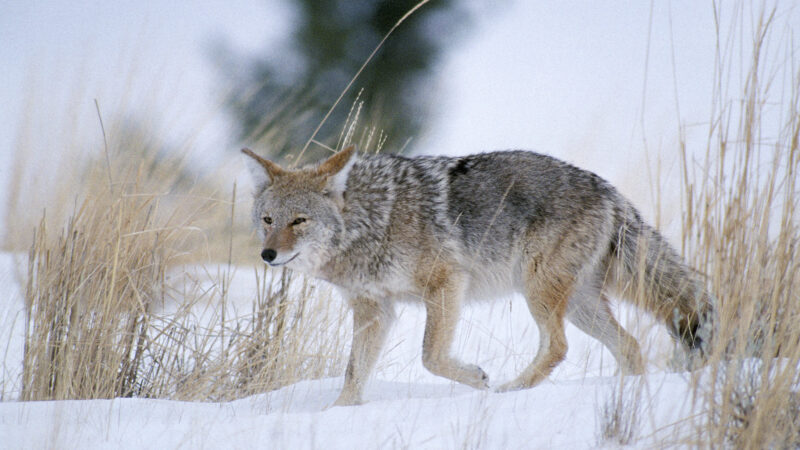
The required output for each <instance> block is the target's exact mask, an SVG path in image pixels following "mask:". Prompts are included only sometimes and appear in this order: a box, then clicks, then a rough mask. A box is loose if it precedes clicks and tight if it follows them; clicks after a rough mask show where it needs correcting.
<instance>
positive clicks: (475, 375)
mask: <svg viewBox="0 0 800 450" xmlns="http://www.w3.org/2000/svg"><path fill="white" fill-rule="evenodd" d="M464 369H465V370H466V371H467V373H468V375H467V379H466V380H464V381H463V383H464V384H466V385H467V386H472V387H474V388H475V389H489V375H487V374H486V372H484V371H483V369H481V368H480V367H478V366H476V365H475V364H469V365H467V366H466V367H464Z"/></svg>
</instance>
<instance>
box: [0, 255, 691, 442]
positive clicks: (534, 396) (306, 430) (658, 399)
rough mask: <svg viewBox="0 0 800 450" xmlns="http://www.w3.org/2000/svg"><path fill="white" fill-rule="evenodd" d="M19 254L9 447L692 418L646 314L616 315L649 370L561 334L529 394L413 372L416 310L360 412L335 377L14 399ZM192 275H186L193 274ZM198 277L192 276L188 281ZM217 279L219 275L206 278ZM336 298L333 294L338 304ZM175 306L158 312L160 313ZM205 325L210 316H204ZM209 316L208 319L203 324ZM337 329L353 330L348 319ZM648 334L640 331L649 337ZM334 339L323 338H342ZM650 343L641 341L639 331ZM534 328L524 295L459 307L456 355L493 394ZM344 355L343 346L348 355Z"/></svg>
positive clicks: (508, 431)
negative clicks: (635, 371)
mask: <svg viewBox="0 0 800 450" xmlns="http://www.w3.org/2000/svg"><path fill="white" fill-rule="evenodd" d="M22 262H24V259H23V258H21V257H20V256H18V255H10V254H0V269H2V271H1V272H0V277H2V278H1V279H2V281H3V283H2V285H1V286H0V289H1V290H2V291H0V298H7V299H9V301H7V302H4V303H3V306H2V308H3V309H2V310H0V337H2V339H3V342H5V343H7V346H8V349H7V350H6V349H0V350H3V353H2V354H4V355H5V357H4V360H3V368H4V370H3V392H4V401H3V402H0V442H2V443H3V444H2V446H3V447H6V448H20V449H23V448H44V447H54V448H179V447H180V448H251V447H253V446H267V447H277V448H318V447H325V448H332V449H335V448H348V449H349V448H362V447H365V448H374V447H414V448H461V447H481V448H523V447H524V448H590V447H597V446H598V445H601V446H610V447H615V446H617V445H618V444H617V443H616V442H615V441H613V440H612V441H604V440H603V439H602V437H601V422H602V421H601V418H602V416H603V409H604V407H606V405H608V404H609V402H610V401H612V400H613V399H614V398H615V396H616V395H618V394H619V392H620V382H623V383H624V384H623V389H622V392H623V393H625V395H626V396H631V395H633V393H634V392H637V391H638V392H639V393H640V395H641V399H642V401H641V402H639V405H640V406H639V409H638V410H637V411H638V414H637V417H638V421H637V422H638V424H639V426H638V427H637V428H636V434H635V444H636V446H640V447H650V446H656V445H658V446H660V445H663V444H665V443H670V442H672V441H670V439H674V436H675V434H674V433H675V431H676V430H675V428H674V427H675V426H676V424H679V425H680V424H683V425H686V424H687V422H686V421H685V420H682V419H684V418H686V417H690V416H691V415H692V414H693V413H696V412H697V411H696V407H695V406H693V404H692V387H691V386H692V381H691V377H690V375H689V374H687V373H681V372H669V371H668V370H665V369H664V367H663V361H664V360H665V358H663V357H662V356H659V352H664V351H667V350H668V348H669V343H668V341H667V340H666V339H665V333H664V332H663V330H662V329H660V328H653V329H651V326H652V321H650V320H649V319H647V318H644V319H642V320H639V322H640V323H639V324H638V326H631V325H637V324H636V323H635V322H637V320H638V319H639V316H638V315H637V314H636V313H635V312H634V311H633V310H631V309H629V308H623V309H622V310H621V311H620V313H621V317H623V318H624V319H626V320H623V322H625V323H627V324H628V327H629V329H632V330H639V331H638V333H637V334H638V335H640V336H642V337H644V338H645V339H643V340H642V343H643V347H644V349H645V356H646V358H649V359H650V364H649V365H648V369H647V370H648V374H647V375H644V376H633V377H620V376H619V375H618V374H617V373H616V364H615V363H614V361H613V358H612V357H611V355H610V354H609V353H608V352H607V351H606V350H605V349H603V348H602V346H601V345H600V344H599V343H598V342H597V341H594V340H592V339H591V338H589V337H588V336H586V335H584V334H583V333H581V332H580V331H578V330H577V329H576V328H574V327H572V326H569V327H568V330H567V338H568V342H569V345H570V349H569V353H568V355H567V359H566V361H564V362H563V363H562V364H561V365H560V366H559V367H558V368H557V369H556V371H555V372H554V373H553V375H552V376H551V377H550V378H549V379H548V380H547V381H545V382H543V383H542V384H541V385H539V386H536V387H535V388H533V389H529V390H524V391H519V392H510V393H495V392H492V391H491V390H489V391H478V390H474V389H471V388H469V387H466V386H463V385H459V384H455V383H452V382H450V381H448V380H445V379H443V378H440V377H436V376H434V375H432V374H430V373H428V372H427V371H426V370H425V369H424V368H423V367H422V364H421V362H420V354H421V342H422V332H423V330H422V323H423V321H424V311H423V310H422V309H421V308H418V307H415V306H413V305H401V306H399V307H398V311H399V315H398V321H397V323H396V324H395V326H394V327H393V329H392V332H391V333H390V336H389V339H388V342H387V345H386V348H385V350H384V352H383V354H382V356H381V358H380V361H379V363H378V367H377V368H376V371H375V373H374V375H373V378H372V379H371V381H370V382H369V383H368V385H367V388H366V392H365V396H364V397H365V400H366V403H365V404H363V405H359V406H352V407H331V405H332V403H333V402H334V400H335V399H336V398H337V396H338V393H339V390H340V389H341V386H342V383H343V377H341V376H340V377H335V378H325V379H318V380H306V381H302V382H299V383H296V384H294V385H291V386H287V387H284V388H282V389H279V390H277V391H273V392H267V393H262V394H258V395H254V396H251V397H247V398H243V399H239V400H235V401H231V402H220V403H212V402H184V401H173V400H163V399H144V398H118V399H109V400H71V401H38V402H20V401H14V399H15V398H16V397H15V396H16V395H18V393H19V386H18V380H19V376H20V371H21V356H22V337H23V334H22V332H23V328H22V326H23V325H24V322H23V315H22V310H23V307H22V298H21V296H20V292H21V291H20V288H19V284H18V281H17V280H18V277H17V276H16V275H15V274H14V271H16V270H18V269H24V265H22ZM189 270H192V269H189ZM201 272H203V270H195V273H194V274H193V276H194V277H197V276H199V275H198V273H201ZM205 272H206V273H214V272H215V270H214V269H210V270H205ZM248 273H252V271H251V270H248V269H247V268H238V270H237V271H236V273H235V274H234V276H233V278H232V283H233V284H232V289H231V291H230V293H231V294H230V295H231V305H230V306H231V311H235V310H238V311H248V310H249V308H248V307H247V303H248V302H249V300H247V299H251V298H252V292H249V289H251V288H252V289H254V285H253V284H252V283H253V282H252V281H248V278H247V277H248V276H247V274H248ZM328 301H333V302H338V301H340V300H338V299H337V298H336V297H335V296H334V297H333V299H332V300H328ZM168 310H169V308H165V311H168ZM207 317H209V318H211V317H213V314H208V315H207ZM209 320H212V319H209ZM345 322H346V323H343V324H342V325H341V327H342V328H343V329H346V328H347V327H348V326H349V318H347V320H346V321H345ZM643 330H644V331H643ZM339 331H341V330H331V333H336V332H339ZM642 333H644V334H642ZM536 342H537V336H536V327H535V326H534V324H533V320H532V319H531V317H530V314H529V313H528V311H527V309H526V308H525V305H524V303H523V302H522V301H521V299H518V298H512V299H509V300H507V301H501V302H495V303H481V304H477V305H473V306H468V307H466V308H465V310H464V312H463V314H462V319H461V321H460V325H459V329H458V332H457V335H456V343H455V345H454V353H455V354H456V355H457V356H458V357H459V358H461V359H462V360H464V361H465V362H470V363H472V362H476V363H478V364H479V365H481V366H482V367H483V368H484V369H485V370H486V371H487V372H488V373H489V374H490V377H491V379H490V383H491V385H492V386H497V385H499V384H500V383H501V382H503V381H505V380H507V379H509V378H510V377H513V376H514V375H515V374H516V373H517V372H518V371H520V370H521V369H522V368H523V367H524V366H526V365H527V364H528V363H529V362H530V360H531V358H532V357H533V352H535V349H536ZM345 351H346V350H345Z"/></svg>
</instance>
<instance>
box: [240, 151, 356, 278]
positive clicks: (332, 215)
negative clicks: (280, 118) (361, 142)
mask: <svg viewBox="0 0 800 450" xmlns="http://www.w3.org/2000/svg"><path fill="white" fill-rule="evenodd" d="M242 152H243V153H244V154H246V155H247V156H248V158H245V159H246V160H247V163H248V164H247V165H248V168H249V169H250V173H251V174H252V175H253V180H254V182H255V186H256V190H255V199H254V201H253V222H254V223H255V225H256V229H257V230H258V234H259V237H260V238H261V241H262V243H263V246H262V250H261V258H262V259H263V260H264V261H265V262H267V263H268V264H270V265H271V266H283V265H285V266H286V267H289V268H291V269H296V270H300V271H303V272H306V273H309V274H313V273H314V272H315V271H316V269H317V268H318V267H319V265H320V264H321V263H324V262H325V261H327V260H328V259H329V258H330V253H331V251H332V250H333V249H334V248H336V246H337V245H338V244H339V242H340V239H341V235H342V233H343V230H344V222H343V220H342V215H341V209H342V206H343V203H344V198H343V194H344V189H345V183H346V181H347V175H348V173H349V172H350V168H351V167H352V166H353V163H354V162H355V160H356V158H355V157H354V153H355V147H353V146H350V147H348V148H346V149H344V150H342V151H340V152H338V153H336V154H334V155H333V156H331V157H330V158H328V159H327V160H325V161H324V162H322V163H321V164H319V165H318V166H316V167H314V168H304V169H299V170H287V169H283V168H282V167H280V166H279V165H277V164H275V163H273V162H272V161H269V160H266V159H264V158H262V157H260V156H258V155H257V154H255V153H254V152H253V151H251V150H250V149H246V148H245V149H242Z"/></svg>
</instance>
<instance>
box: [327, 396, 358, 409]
mask: <svg viewBox="0 0 800 450" xmlns="http://www.w3.org/2000/svg"><path fill="white" fill-rule="evenodd" d="M363 404H364V400H362V399H361V398H360V397H354V396H351V395H345V394H344V393H342V395H340V396H339V398H337V399H336V401H335V402H333V404H332V405H330V406H328V408H333V407H334V406H357V405H363ZM326 409H327V408H326Z"/></svg>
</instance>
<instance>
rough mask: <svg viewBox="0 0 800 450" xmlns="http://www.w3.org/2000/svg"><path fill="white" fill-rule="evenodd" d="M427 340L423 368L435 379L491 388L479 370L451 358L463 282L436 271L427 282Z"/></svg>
mask: <svg viewBox="0 0 800 450" xmlns="http://www.w3.org/2000/svg"><path fill="white" fill-rule="evenodd" d="M426 283H427V284H428V286H427V288H426V289H425V291H426V294H425V298H424V300H425V311H426V313H427V317H426V320H425V337H424V339H423V342H422V365H423V366H425V368H426V369H428V370H429V371H430V372H431V373H433V374H434V375H439V376H442V377H445V378H449V379H451V380H453V381H457V382H459V383H463V384H466V385H468V386H472V387H474V388H476V389H486V388H488V387H489V377H488V375H486V372H484V371H483V370H482V369H481V368H480V367H478V366H476V365H474V364H464V363H462V362H461V361H459V360H457V359H455V358H453V357H452V356H451V355H450V347H451V345H452V343H453V335H454V334H455V329H456V324H457V323H458V318H459V313H460V310H461V301H462V298H463V296H464V286H463V283H462V282H461V280H460V278H459V277H458V276H456V275H453V274H452V273H451V272H449V271H447V270H444V271H438V273H437V271H435V270H434V273H433V275H432V276H431V277H430V278H429V279H428V280H426Z"/></svg>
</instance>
